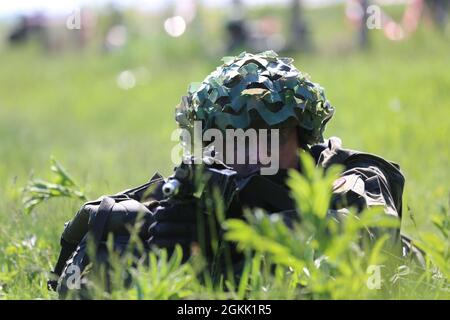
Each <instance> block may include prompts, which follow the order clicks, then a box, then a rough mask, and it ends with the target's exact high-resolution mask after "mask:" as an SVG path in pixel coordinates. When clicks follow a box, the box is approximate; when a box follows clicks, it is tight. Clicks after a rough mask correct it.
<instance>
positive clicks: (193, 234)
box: [147, 200, 210, 261]
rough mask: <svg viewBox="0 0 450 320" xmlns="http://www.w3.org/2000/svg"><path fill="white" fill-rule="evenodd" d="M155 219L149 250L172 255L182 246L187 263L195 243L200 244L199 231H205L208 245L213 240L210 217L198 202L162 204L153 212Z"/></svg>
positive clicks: (150, 234)
mask: <svg viewBox="0 0 450 320" xmlns="http://www.w3.org/2000/svg"><path fill="white" fill-rule="evenodd" d="M153 218H154V222H153V223H152V224H151V225H150V227H149V236H150V237H149V239H148V240H147V245H148V246H149V247H152V246H156V247H158V248H165V249H167V250H168V252H169V254H171V253H172V252H173V250H174V248H175V246H176V245H177V244H179V245H180V246H181V248H182V249H183V260H184V261H185V260H187V259H188V258H189V256H190V254H191V246H192V244H193V243H199V237H198V234H199V231H201V232H204V235H205V237H204V238H205V243H209V241H210V240H209V239H210V237H209V234H210V232H209V224H208V217H207V214H206V213H204V211H203V210H202V209H201V206H200V205H199V202H198V201H197V200H186V201H166V200H164V201H161V202H160V203H159V206H158V207H157V208H156V209H155V210H154V211H153ZM201 220H203V221H201ZM202 226H203V228H202Z"/></svg>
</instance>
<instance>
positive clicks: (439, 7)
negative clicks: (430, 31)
mask: <svg viewBox="0 0 450 320" xmlns="http://www.w3.org/2000/svg"><path fill="white" fill-rule="evenodd" d="M425 2H426V4H427V7H428V10H429V14H430V16H431V18H432V20H433V22H434V23H435V24H436V26H438V27H439V29H441V30H444V29H445V27H446V25H447V20H448V11H449V0H426V1H425Z"/></svg>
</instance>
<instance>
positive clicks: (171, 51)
mask: <svg viewBox="0 0 450 320" xmlns="http://www.w3.org/2000/svg"><path fill="white" fill-rule="evenodd" d="M339 10H342V9H341V8H339V9H336V8H334V9H327V10H321V11H313V12H309V13H308V17H309V19H310V21H312V22H313V23H314V27H315V30H314V38H315V41H316V47H317V51H316V52H315V53H312V54H305V55H300V54H295V61H296V62H295V65H296V66H297V67H298V68H299V69H301V70H303V71H305V72H307V73H309V74H310V75H311V76H312V79H313V80H314V81H316V82H319V83H320V84H321V85H322V86H323V87H325V88H326V92H327V96H328V98H329V99H330V101H331V102H332V104H333V105H334V106H335V107H336V115H335V117H334V119H333V121H332V122H331V123H330V125H329V127H328V129H327V131H326V135H328V136H332V135H336V136H339V137H341V138H342V140H343V143H344V146H345V147H348V148H353V149H359V150H364V151H367V152H371V153H376V154H380V155H382V156H384V157H386V158H388V159H390V160H393V161H395V162H397V163H399V164H400V165H401V167H402V170H403V172H404V174H405V176H406V190H405V208H409V210H405V212H404V213H403V221H402V230H404V232H406V233H407V234H409V235H411V236H412V237H413V238H414V237H418V234H419V232H424V231H431V230H433V229H432V223H431V218H430V217H431V215H432V214H434V213H438V212H442V211H446V210H448V202H449V192H450V185H449V183H448V181H450V170H449V169H448V165H449V163H450V151H449V146H448V145H449V143H448V137H449V136H450V126H449V123H448V119H449V116H450V90H449V88H450V72H449V70H450V60H449V59H448V52H449V49H450V47H449V45H448V38H445V37H444V36H443V35H442V34H439V33H437V32H435V30H433V29H431V28H426V27H423V28H422V29H421V30H420V31H419V32H418V33H416V34H414V35H413V36H412V38H410V39H409V40H408V41H405V42H399V43H394V42H389V41H388V40H386V39H384V38H383V37H382V35H381V32H380V31H373V32H372V34H371V35H373V44H372V50H371V51H369V52H358V51H356V50H354V48H353V46H352V42H351V30H350V29H349V27H348V26H346V25H345V21H344V18H343V17H342V15H341V14H340V13H341V11H339ZM210 20H211V19H207V21H206V24H211V21H210ZM318 21H321V22H323V23H320V24H319V23H318ZM216 29H217V27H216ZM208 30H210V29H208ZM212 30H215V29H214V28H213V29H212ZM157 31H159V29H157ZM157 31H156V32H154V33H152V34H150V35H149V36H148V37H147V38H145V39H136V40H133V41H132V42H131V44H130V46H129V47H128V48H127V49H126V50H125V51H123V52H119V53H116V54H112V55H102V54H100V53H98V50H94V49H90V50H86V52H80V53H65V54H62V55H46V54H44V53H43V52H41V50H39V49H38V48H37V47H36V46H33V45H31V46H27V47H24V48H5V47H3V48H2V50H3V51H1V52H0V70H1V72H0V159H1V160H0V194H1V196H0V298H11V299H17V298H50V297H52V295H51V294H49V293H48V292H47V290H46V288H45V280H46V276H47V275H46V272H47V271H48V270H50V269H51V267H52V264H53V263H54V261H55V258H56V255H57V253H58V250H59V236H60V233H61V231H62V228H63V224H64V222H65V221H67V220H69V219H70V218H71V217H72V216H73V214H74V212H75V211H76V210H77V208H78V207H79V206H80V202H78V201H76V200H57V201H53V202H50V203H48V204H45V205H43V206H40V207H38V208H37V209H36V210H35V211H34V212H33V213H32V214H31V215H24V213H23V207H22V205H21V191H20V190H21V188H22V187H24V186H25V184H26V182H27V180H28V178H29V176H30V174H31V173H32V172H34V174H35V175H36V176H39V177H45V176H46V175H47V172H48V169H47V168H48V167H49V158H50V155H54V156H55V157H56V158H57V159H58V160H59V161H61V162H62V163H63V164H64V165H65V166H66V168H68V169H69V171H70V172H71V174H72V175H73V176H74V177H75V178H76V180H77V181H78V182H79V183H80V185H82V186H86V188H87V190H86V193H87V195H88V196H89V197H91V198H94V197H97V196H99V195H101V194H108V193H115V192H117V191H119V190H122V189H125V188H128V187H130V186H135V185H138V184H141V183H144V182H145V181H146V180H147V179H149V178H150V177H151V176H152V174H153V173H154V172H155V171H157V170H159V171H161V172H162V173H164V174H168V173H169V172H170V171H171V169H172V167H173V165H174V164H172V163H171V162H170V150H171V147H172V146H173V145H174V144H175V142H170V141H169V140H170V133H171V132H172V130H173V129H174V128H175V123H174V121H173V110H174V107H175V105H176V104H177V103H178V101H179V99H180V97H181V96H182V95H183V94H184V92H185V90H186V89H187V85H188V83H190V82H192V81H199V80H201V79H203V78H204V77H205V76H206V74H207V73H209V72H210V71H212V70H213V68H214V66H215V65H217V64H218V63H219V62H220V57H221V55H222V54H220V53H217V52H215V51H214V50H211V49H210V48H209V49H207V50H205V52H204V53H203V49H202V48H201V46H200V44H198V43H196V42H195V41H193V40H194V39H195V35H194V34H191V33H190V32H187V33H186V35H184V36H183V37H182V38H181V39H179V40H176V39H168V38H167V37H165V36H164V35H162V34H161V33H158V32H157ZM211 32H213V31H210V33H211ZM205 37H206V39H209V38H210V40H211V43H212V44H216V43H218V42H219V41H218V40H217V39H216V38H214V35H211V34H206V35H205ZM208 37H209V38H208ZM132 39H134V38H132ZM191 40H192V41H193V43H191ZM203 41H205V40H203ZM139 67H144V68H146V70H147V74H148V76H147V77H146V78H144V79H143V80H142V81H141V82H139V83H138V85H137V86H136V87H135V88H133V89H131V90H128V91H125V90H122V89H120V88H118V87H117V85H116V77H117V75H118V73H119V72H121V71H122V70H124V69H136V68H139ZM411 215H413V216H414V218H415V221H416V224H417V228H416V227H415V226H414V225H413V223H412V222H411ZM33 236H35V237H36V243H35V245H34V247H32V248H28V247H27V244H26V242H25V243H23V241H25V240H27V239H30V238H31V237H33Z"/></svg>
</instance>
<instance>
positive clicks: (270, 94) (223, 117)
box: [176, 51, 334, 144]
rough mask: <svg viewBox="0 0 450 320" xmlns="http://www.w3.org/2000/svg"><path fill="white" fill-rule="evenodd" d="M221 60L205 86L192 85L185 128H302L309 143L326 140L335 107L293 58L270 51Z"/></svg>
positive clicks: (181, 116)
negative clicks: (196, 125)
mask: <svg viewBox="0 0 450 320" xmlns="http://www.w3.org/2000/svg"><path fill="white" fill-rule="evenodd" d="M222 61H223V62H224V64H223V65H221V66H219V67H218V68H217V69H216V70H215V71H214V72H212V73H211V74H210V75H208V76H207V77H206V78H205V80H203V82H201V83H192V84H191V85H190V86H189V90H188V95H187V96H185V97H183V98H182V101H181V103H180V104H179V105H178V107H177V111H176V121H177V122H178V124H179V126H180V127H181V128H186V129H188V130H192V126H193V122H194V121H202V122H203V128H204V130H206V129H209V128H217V129H220V130H225V129H227V128H233V129H239V128H240V129H247V128H257V129H262V128H266V129H269V128H283V127H292V126H299V127H300V132H301V135H302V140H303V142H304V143H307V144H313V143H317V142H320V141H322V140H323V136H322V134H323V130H324V129H325V125H326V123H327V122H328V120H329V119H330V118H331V117H332V115H333V112H334V108H333V107H332V106H331V105H330V104H329V102H328V101H327V100H326V98H325V94H324V90H323V88H322V87H320V86H319V85H318V84H316V83H313V82H311V81H310V80H309V77H308V75H306V74H303V73H301V72H300V71H299V70H297V69H296V68H295V67H294V66H293V65H292V62H293V59H291V58H281V57H278V55H277V54H276V53H275V52H273V51H265V52H263V53H259V54H250V53H246V52H243V53H241V54H240V55H239V56H237V57H225V58H223V59H222Z"/></svg>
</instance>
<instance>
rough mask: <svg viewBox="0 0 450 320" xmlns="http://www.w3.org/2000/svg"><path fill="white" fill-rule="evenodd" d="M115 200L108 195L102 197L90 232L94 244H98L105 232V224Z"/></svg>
mask: <svg viewBox="0 0 450 320" xmlns="http://www.w3.org/2000/svg"><path fill="white" fill-rule="evenodd" d="M115 203H116V201H115V200H114V199H113V198H110V197H104V198H103V199H102V202H101V203H100V206H99V207H98V210H97V212H96V213H95V217H94V218H93V221H92V224H91V228H90V232H91V234H92V236H93V237H94V241H95V244H96V245H98V244H99V243H100V241H101V240H102V238H103V236H104V233H105V225H106V221H107V220H108V217H109V215H110V213H111V210H112V208H113V207H114V204H115Z"/></svg>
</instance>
